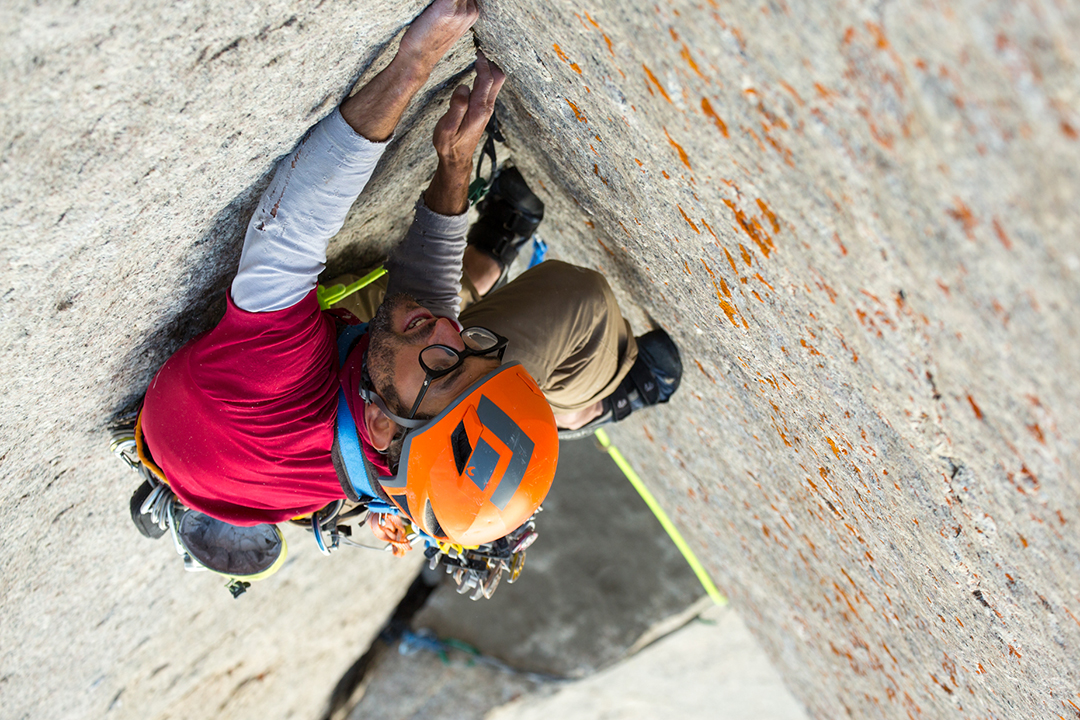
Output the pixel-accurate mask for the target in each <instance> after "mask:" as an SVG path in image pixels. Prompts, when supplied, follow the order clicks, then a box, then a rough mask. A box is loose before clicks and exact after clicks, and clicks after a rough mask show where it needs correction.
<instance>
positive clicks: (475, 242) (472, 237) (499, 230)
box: [469, 165, 544, 290]
mask: <svg viewBox="0 0 1080 720" xmlns="http://www.w3.org/2000/svg"><path fill="white" fill-rule="evenodd" d="M476 209H477V210H478V211H479V212H480V217H479V219H478V220H477V221H476V223H475V224H474V225H473V226H472V227H471V228H469V244H470V245H472V246H474V247H476V248H477V249H478V250H481V251H483V252H484V253H486V254H487V255H489V256H491V257H492V258H494V259H495V261H496V262H498V263H499V267H500V268H502V274H501V275H500V276H499V280H498V282H496V283H495V286H494V287H493V288H492V289H493V290H494V289H498V288H500V287H502V286H503V285H505V284H506V282H507V275H508V273H509V269H510V266H511V265H512V264H513V262H514V259H515V258H516V257H517V255H518V251H519V250H521V247H522V246H523V245H525V243H526V242H528V241H529V239H530V238H531V237H532V236H533V233H535V232H536V228H537V227H538V226H539V225H540V221H541V220H543V218H544V203H543V202H541V200H540V198H538V197H537V196H536V195H535V194H534V193H533V191H532V190H530V189H529V186H528V185H527V184H526V183H525V178H523V177H522V176H521V172H520V171H518V169H517V168H516V167H507V166H505V165H504V166H503V167H502V168H501V169H500V170H499V173H498V174H497V175H496V176H495V179H494V180H492V182H491V189H490V190H489V191H488V194H487V196H486V197H484V199H483V200H481V201H480V203H479V204H478V205H477V206H476Z"/></svg>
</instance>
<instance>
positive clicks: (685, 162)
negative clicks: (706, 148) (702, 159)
mask: <svg viewBox="0 0 1080 720" xmlns="http://www.w3.org/2000/svg"><path fill="white" fill-rule="evenodd" d="M664 134H665V135H667V140H668V142H669V143H671V147H673V148H675V150H676V152H678V153H679V159H680V160H682V163H683V165H685V166H686V169H687V170H693V169H694V168H692V167H690V157H689V156H688V155H687V154H686V151H685V150H683V146H682V145H680V144H679V143H677V142H675V140H674V139H673V138H672V137H671V133H669V132H668V131H667V128H664Z"/></svg>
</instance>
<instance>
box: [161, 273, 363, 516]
mask: <svg viewBox="0 0 1080 720" xmlns="http://www.w3.org/2000/svg"><path fill="white" fill-rule="evenodd" d="M338 387H339V382H338V357H337V344H336V333H335V325H334V319H333V318H332V317H330V316H329V315H326V314H325V313H323V312H321V311H320V310H319V304H318V300H317V299H316V296H315V291H314V290H312V292H311V293H310V294H308V295H307V297H305V298H304V299H303V300H302V301H300V302H299V303H297V304H296V305H293V306H292V307H290V308H286V309H284V310H278V311H276V312H266V313H252V312H246V311H244V310H241V309H240V308H238V307H237V306H236V305H234V304H233V302H232V298H229V301H228V309H227V310H226V311H225V317H224V318H223V319H222V320H221V322H220V323H218V325H217V327H215V328H214V329H213V330H211V331H209V332H207V333H204V334H202V335H200V336H198V337H197V338H195V339H194V340H192V341H191V342H189V343H188V344H187V345H185V346H184V347H183V348H181V349H180V350H179V351H178V352H177V353H176V354H175V355H173V356H172V357H171V358H169V361H168V362H166V363H165V365H164V366H163V367H162V368H161V370H159V371H158V373H157V375H156V376H155V377H154V380H153V381H152V382H151V383H150V387H149V389H148V390H147V392H146V401H145V404H144V406H143V411H142V428H143V432H144V433H145V436H146V441H147V444H148V445H149V446H150V450H151V452H152V453H153V455H154V459H155V461H157V463H158V464H159V465H160V466H161V468H162V469H163V470H164V471H165V475H166V477H167V478H168V479H169V483H170V486H171V487H172V489H173V491H174V492H175V493H176V495H177V497H179V498H180V500H181V501H183V503H184V504H185V505H187V506H188V507H191V508H194V509H196V510H199V511H201V512H204V513H206V514H207V515H211V516H213V517H215V518H218V519H220V520H224V521H225V522H229V523H232V524H234V525H255V524H257V523H263V522H270V523H276V522H281V521H282V520H287V519H289V518H293V517H296V516H298V515H305V514H307V513H310V512H313V511H315V510H318V509H319V508H321V507H323V506H325V505H326V504H327V503H330V502H332V501H334V500H337V499H339V498H343V497H344V496H345V494H344V492H343V491H342V489H341V485H340V483H339V482H338V478H337V473H336V472H335V471H334V466H333V464H332V462H331V460H330V447H331V445H332V443H333V440H334V419H335V416H336V414H337V392H338ZM358 405H359V406H360V407H359V408H357V410H359V411H362V408H363V403H362V402H359V403H358ZM360 425H361V427H362V423H360Z"/></svg>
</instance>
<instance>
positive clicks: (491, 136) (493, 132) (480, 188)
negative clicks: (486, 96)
mask: <svg viewBox="0 0 1080 720" xmlns="http://www.w3.org/2000/svg"><path fill="white" fill-rule="evenodd" d="M496 142H501V143H504V142H506V140H504V139H503V136H502V133H501V132H499V121H498V120H497V119H496V118H495V115H494V114H492V116H491V119H490V120H488V124H487V139H486V140H484V148H483V149H482V150H481V151H480V160H478V161H477V163H476V179H475V180H473V181H472V182H471V183H469V207H472V206H473V205H475V204H476V203H478V202H480V201H481V200H483V199H484V196H485V195H487V193H488V190H490V189H491V183H492V181H494V180H495V173H496V171H497V170H498V168H499V162H498V160H497V159H496V158H495V143H496ZM485 156H486V157H488V158H491V174H490V175H489V176H488V178H487V179H486V180H485V179H484V178H483V175H482V174H481V169H482V168H483V166H484V157H485Z"/></svg>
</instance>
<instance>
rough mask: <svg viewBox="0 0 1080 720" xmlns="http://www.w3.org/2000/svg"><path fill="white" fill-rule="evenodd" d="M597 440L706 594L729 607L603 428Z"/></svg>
mask: <svg viewBox="0 0 1080 720" xmlns="http://www.w3.org/2000/svg"><path fill="white" fill-rule="evenodd" d="M596 439H597V441H598V442H599V443H600V447H602V448H604V450H605V451H607V454H608V455H610V456H611V459H612V460H614V461H615V464H616V465H618V466H619V469H620V470H622V471H623V475H626V479H627V480H629V481H630V484H631V485H633V486H634V489H635V490H637V491H638V494H639V495H641V499H642V500H644V501H645V504H646V505H648V506H649V509H650V510H652V511H653V515H655V516H656V519H657V520H659V521H660V525H661V526H663V528H664V530H666V531H667V534H668V536H669V537H670V538H671V540H672V542H674V543H675V547H677V548H679V552H681V553H682V555H683V557H684V558H685V559H686V562H687V564H689V565H690V569H691V570H693V571H694V574H695V575H697V579H698V581H700V582H701V586H702V587H703V588H705V592H707V593H708V594H709V597H711V598H712V600H713V602H715V603H716V604H717V605H720V606H721V607H722V606H724V605H727V602H728V601H727V598H726V597H724V596H723V595H721V594H720V591H719V590H718V589H717V588H716V585H714V584H713V581H712V578H710V577H709V573H708V572H706V570H705V568H704V567H703V566H702V564H701V562H700V561H699V560H698V559H697V556H696V555H694V551H693V550H691V549H690V546H689V545H687V544H686V540H684V539H683V536H682V534H681V533H680V532H679V529H678V528H676V527H675V525H674V523H672V522H671V518H669V517H668V515H667V513H666V512H664V508H662V507H660V503H658V502H657V501H656V498H655V497H653V494H652V493H651V492H649V488H647V487H645V483H643V482H642V481H641V478H640V477H638V474H637V473H636V472H634V468H632V467H630V463H629V462H627V460H626V458H625V457H623V454H622V453H621V452H619V449H618V448H617V447H615V446H614V445H612V444H611V438H609V437H608V434H607V433H606V432H605V431H604V429H603V428H597V430H596Z"/></svg>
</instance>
